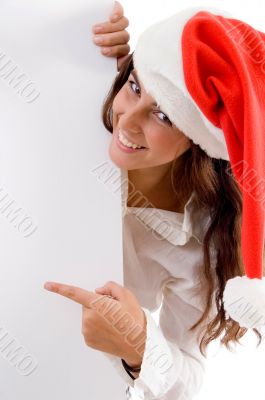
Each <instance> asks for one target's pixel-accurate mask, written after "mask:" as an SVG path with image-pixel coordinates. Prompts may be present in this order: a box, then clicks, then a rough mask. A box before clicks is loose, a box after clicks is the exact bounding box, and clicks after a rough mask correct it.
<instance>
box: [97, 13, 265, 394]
mask: <svg viewBox="0 0 265 400" xmlns="http://www.w3.org/2000/svg"><path fill="white" fill-rule="evenodd" d="M231 24H232V25H233V24H234V20H233V19H232V20H230V19H228V18H226V15H225V13H224V14H222V12H221V11H220V15H218V14H217V15H216V14H214V12H211V10H202V11H198V10H197V9H196V10H192V9H191V10H187V11H186V10H185V11H183V12H182V13H178V14H176V15H174V16H172V17H171V18H169V19H168V20H165V21H161V22H160V23H158V24H157V25H154V26H152V27H150V28H149V29H147V30H146V31H145V32H144V33H143V34H142V36H140V39H139V40H138V43H137V46H136V49H135V51H134V53H133V54H131V55H130V56H129V57H128V58H127V60H126V61H125V62H124V64H123V65H122V67H121V69H120V71H119V74H118V75H117V77H116V79H115V81H114V83H113V85H112V87H111V90H110V92H109V93H108V96H107V98H106V99H105V102H104V105H103V109H102V118H103V122H104V125H105V127H106V129H107V130H108V131H109V132H110V133H111V134H112V140H111V143H110V147H109V155H110V158H111V159H112V161H113V162H114V163H115V164H116V165H117V166H118V167H120V169H121V172H122V182H123V185H124V192H123V217H124V219H123V224H124V226H123V243H124V281H125V285H126V287H128V288H129V289H131V291H133V292H134V293H135V294H136V296H137V298H138V299H139V302H140V304H141V306H142V308H143V310H144V311H145V314H146V317H147V338H146V346H145V351H144V354H143V359H142V363H141V370H140V373H139V375H137V379H135V380H134V381H133V380H132V379H131V378H128V376H126V375H124V369H123V365H122V363H121V360H119V359H118V358H117V357H114V356H112V355H110V354H108V357H109V358H110V360H111V361H112V362H113V365H114V366H115V368H117V371H118V372H119V373H120V375H121V376H122V377H123V378H124V379H125V380H126V382H128V384H129V385H130V389H131V390H133V389H134V390H135V393H136V394H137V395H139V397H140V398H144V399H151V398H154V397H152V396H155V398H162V397H163V399H167V400H171V399H173V398H174V399H180V398H184V397H185V398H186V399H191V398H193V396H194V395H195V394H196V393H197V392H198V391H199V390H200V387H201V384H202V379H203V371H204V361H205V359H204V358H205V350H206V347H207V346H208V345H209V343H210V342H211V341H213V340H216V339H218V338H220V340H221V343H222V344H223V345H225V346H226V348H227V349H230V345H231V344H235V343H237V342H238V341H239V339H240V338H241V337H242V336H243V335H244V334H245V333H246V332H247V331H248V329H253V332H254V333H255V334H256V335H257V337H258V338H259V339H260V340H261V335H260V332H259V330H258V329H259V328H260V327H261V326H262V325H263V324H264V323H265V316H264V313H263V312H262V304H264V302H265V289H264V280H261V279H260V282H261V284H262V285H263V289H261V290H260V289H259V288H258V286H255V285H256V283H255V282H254V281H255V280H251V279H249V278H250V277H254V276H255V277H256V278H262V276H263V266H262V250H263V247H264V212H263V211H262V209H261V206H262V200H263V202H264V196H263V198H262V196H261V197H260V201H259V202H257V201H256V202H255V201H254V202H253V200H251V198H248V197H247V195H246V193H245V192H244V190H243V188H244V186H243V187H242V186H241V183H242V180H243V178H242V177H243V175H242V169H241V168H240V160H242V158H241V157H243V155H242V154H243V153H242V148H243V144H244V143H243V137H241V135H242V131H241V129H240V127H241V126H243V125H242V120H241V119H242V117H243V116H244V115H246V118H247V119H248V118H250V120H251V121H253V120H254V119H253V118H254V117H253V116H252V114H251V113H252V111H251V110H252V108H251V107H252V106H253V104H252V103H251V100H250V97H248V94H247V92H246V93H245V92H244V93H242V92H241V88H242V87H243V86H244V84H242V82H240V79H243V81H244V82H246V81H248V83H249V88H248V90H249V92H248V93H251V92H252V91H253V90H254V89H253V85H254V84H255V79H256V77H257V79H259V82H260V85H259V87H264V76H263V75H262V74H260V71H259V70H257V68H258V66H257V64H255V65H250V64H249V61H248V58H247V56H246V55H245V53H244V50H242V48H240V47H237V46H235V44H234V41H233V39H232V38H231V37H229V35H228V36H227V34H226V29H227V26H228V25H229V26H230V27H231ZM240 26H241V27H242V31H244V27H245V25H244V23H243V22H242V23H241V25H240ZM235 29H236V28H235ZM249 29H251V30H252V31H253V35H254V34H255V37H256V36H259V33H258V32H257V31H255V30H254V29H253V28H249ZM198 32H204V33H205V34H204V35H202V36H201V37H197V34H198ZM239 33H240V32H237V34H239ZM173 35H175V36H176V38H177V41H176V47H175V48H174V47H170V46H164V45H163V43H173V42H172V36H173ZM180 38H183V40H182V42H181V41H180ZM191 38H192V39H191ZM209 38H211V40H210V39H209ZM241 39H242V38H241ZM242 40H243V39H242ZM259 40H260V41H263V42H264V43H265V36H263V34H260V36H259ZM201 42H202V43H201ZM180 43H182V47H181V45H180ZM186 43H187V44H186ZM185 44H186V45H185ZM197 45H198V47H199V48H200V49H209V48H211V46H212V47H213V48H212V52H211V57H213V55H215V59H214V62H213V60H212V59H211V57H209V54H208V53H207V52H206V50H205V53H204V52H203V51H201V52H199V51H197V50H198V49H197V47H196V46H197ZM264 45H265V44H264ZM200 46H201V47H200ZM158 48H159V49H160V51H159V52H158V51H157V49H158ZM193 49H194V51H193ZM180 54H181V55H182V57H183V59H182V58H181V57H180ZM198 54H200V55H201V58H200V59H197V58H196V57H197V55H198ZM228 54H229V56H228ZM158 55H159V58H158ZM225 55H226V56H227V57H230V58H231V59H230V61H229V66H228V65H227V67H226V69H224V68H223V65H224V63H225V60H223V58H222V57H225ZM239 59H240V60H241V63H242V64H241V65H240V64H238V62H237V61H238V60H239ZM176 60H177V61H176ZM236 60H237V61H236ZM178 62H179V64H178ZM200 63H201V64H200ZM183 66H185V70H184V71H182V70H181V68H183ZM174 67H175V69H174ZM201 70H203V71H205V76H204V75H202V74H201V73H200V71H201ZM225 71H226V72H225ZM245 71H248V74H250V75H248V78H247V77H244V72H245ZM207 74H209V76H211V79H210V77H209V78H208V80H207V77H208V75H207ZM226 74H227V76H226ZM249 76H250V77H251V79H250V80H249ZM183 77H184V78H183ZM215 77H216V80H215ZM181 79H184V81H183V80H181ZM185 79H186V80H185ZM244 79H245V80H244ZM222 80H223V81H222ZM219 81H222V84H223V85H221V84H220V85H219V86H218V85H217V83H218V82H219ZM206 82H207V83H206ZM231 84H232V85H233V86H232V87H233V90H232V91H231ZM254 86H255V85H254ZM204 89H205V92H204ZM206 89H207V90H206ZM222 90H223V92H222ZM255 90H256V89H255ZM261 94H262V93H261V92H258V93H256V95H257V97H255V98H254V99H253V101H254V104H256V99H258V100H259V107H260V108H261V110H263V108H264V102H263V103H262V101H261ZM230 96H233V101H232V99H231V98H230ZM244 96H246V97H247V98H248V99H249V101H250V108H248V107H247V108H241V107H243V104H245V103H242V102H241V100H242V98H244ZM233 105H235V107H236V109H235V110H231V109H230V107H232V106H233ZM264 111H265V110H263V111H262V113H261V114H260V115H263V112H264ZM252 117H253V118H252ZM255 118H256V117H255ZM230 119H231V120H230ZM256 120H257V126H256V129H257V133H258V134H259V133H260V132H262V129H263V125H262V124H263V119H262V118H259V117H258V118H257V119H256ZM248 132H251V129H250V130H249V131H248ZM234 136H236V137H237V138H238V139H231V138H233V137H234ZM245 137H246V136H245ZM239 138H240V139H239ZM260 140H261V143H262V148H263V150H264V151H263V153H262V154H265V143H264V140H263V139H262V138H261V139H260ZM246 141H247V143H245V146H248V145H249V149H251V150H250V151H253V155H254V154H255V156H254V158H252V157H250V158H249V159H248V160H245V162H246V163H248V164H250V165H252V164H251V163H252V162H253V160H254V159H259V157H260V151H259V152H257V151H258V149H257V147H255V145H254V142H253V138H252V137H251V135H250V133H249V136H248V137H247V139H246ZM235 143H236V146H235V147H234V144H235ZM139 146H141V147H144V148H143V149H141V148H137V147H139ZM231 161H233V164H235V163H236V162H239V169H238V170H237V169H236V168H234V166H233V165H232V162H231ZM262 163H263V161H262V160H261V163H260V164H257V165H256V166H255V167H256V172H257V177H258V178H259V179H262V178H263V179H264V178H265V177H264V176H263V175H264V171H265V168H263V169H262V168H260V166H261V165H263V164H262ZM243 183H244V185H245V184H246V183H247V182H246V181H245V182H244V180H243ZM139 194H140V199H141V200H140V204H139ZM252 198H253V197H252ZM243 206H244V207H245V212H246V213H247V214H245V218H243V212H242V211H243ZM246 210H247V211H246ZM252 213H253V214H254V215H255V216H256V217H257V221H258V228H257V230H255V229H253V224H252V223H251V221H248V222H247V219H246V218H247V216H248V217H249V218H250V219H251V217H252ZM169 226H170V228H171V229H169V230H167V229H165V227H169ZM254 238H256V239H257V240H256V239H254ZM241 239H242V240H241ZM250 240H251V246H250V245H249V243H250V242H249V241H250ZM180 246H181V247H180ZM254 247H255V248H256V250H257V253H256V255H257V257H256V258H255V259H254V256H253V254H254V253H253V251H252V248H254ZM180 254H182V256H181V257H180ZM243 261H244V262H243ZM244 267H245V268H246V269H244ZM243 275H245V276H243ZM257 285H258V284H257ZM259 290H260V291H259ZM255 293H256V294H257V293H260V296H259V300H258V301H257V302H256V303H255V304H252V303H251V299H253V298H255ZM262 293H264V298H263V295H262ZM248 296H249V297H248ZM247 302H249V304H250V305H251V307H248V308H247ZM161 305H162V308H161V311H160V316H159V326H158V327H157V326H156V325H155V323H154V320H153V318H152V316H151V313H150V311H154V310H156V309H157V308H158V307H159V306H161ZM242 311H244V312H242ZM253 311H254V312H253ZM200 335H202V336H200ZM154 347H158V348H161V349H162V350H163V354H164V355H165V358H166V360H167V362H168V363H169V364H170V362H171V365H172V368H171V369H169V371H168V372H167V373H166V374H163V375H161V374H160V373H159V368H158V365H157V364H156V362H155V361H154V358H152V348H154ZM150 359H151V362H150ZM148 360H149V361H148Z"/></svg>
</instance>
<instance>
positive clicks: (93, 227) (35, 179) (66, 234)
mask: <svg viewBox="0 0 265 400" xmlns="http://www.w3.org/2000/svg"><path fill="white" fill-rule="evenodd" d="M113 5H114V2H112V1H110V0H100V1H99V0H97V1H91V0H69V1H67V0H45V1H44V0H34V1H33V0H32V1H30V0H12V1H11V0H2V1H1V5H0V38H1V40H0V124H1V129H0V221H1V223H0V241H1V267H0V273H1V279H0V398H1V399H2V400H14V399H21V400H26V399H27V400H31V399H32V400H33V399H38V400H47V399H52V400H53V399H64V400H73V399H75V400H85V399H86V400H87V399H93V400H96V399H100V400H101V399H102V400H103V399H106V398H109V397H111V398H115V399H116V400H118V399H124V398H125V384H122V382H121V379H120V378H119V377H118V375H117V373H116V371H115V370H114V369H113V368H112V366H111V365H110V363H109V361H108V360H107V359H106V358H105V356H104V355H103V354H102V353H101V352H99V351H96V350H94V349H91V348H89V347H88V346H87V345H86V344H85V342H84V339H83V336H82V333H81V322H82V319H81V317H82V308H81V305H79V304H77V303H74V302H72V301H70V300H69V299H67V298H64V297H61V296H59V295H56V294H54V293H50V292H48V291H46V290H45V289H44V288H43V284H44V282H45V281H49V280H50V281H59V282H63V283H68V284H72V285H76V286H80V287H83V288H85V289H87V290H91V291H94V289H95V288H96V287H98V286H102V285H104V284H105V283H106V282H107V281H108V280H114V281H116V282H118V283H121V284H122V235H121V230H122V229H121V226H122V220H121V207H120V206H121V202H120V192H119V190H116V191H115V194H114V193H112V192H111V191H110V190H109V188H107V187H106V185H105V184H104V183H103V182H102V181H100V179H99V175H100V171H101V169H100V166H104V165H105V164H106V165H107V166H108V168H111V167H112V166H113V168H114V169H115V166H114V165H112V164H111V162H110V160H109V158H108V147H109V143H110V140H111V134H110V133H109V132H107V131H106V130H105V128H104V126H103V124H102V122H101V117H100V116H101V106H102V102H103V100H104V97H105V95H106V94H107V92H108V90H109V88H110V85H111V83H112V81H113V79H114V78H115V74H116V60H114V59H108V58H106V57H103V56H102V55H101V54H100V51H99V48H98V47H97V46H95V45H94V44H93V42H92V33H91V27H92V25H93V24H95V23H96V22H101V21H104V20H107V19H108V16H109V15H110V13H111V11H112V8H113ZM97 167H98V168H97ZM92 171H93V172H92ZM8 344H9V346H8ZM16 349H17V353H16ZM23 357H24V358H23ZM22 359H23V361H22ZM19 360H20V361H21V362H20V363H19V362H18V361H19Z"/></svg>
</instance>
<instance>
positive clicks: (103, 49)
mask: <svg viewBox="0 0 265 400" xmlns="http://www.w3.org/2000/svg"><path fill="white" fill-rule="evenodd" d="M110 52H111V50H110V49H108V48H107V47H103V48H102V53H103V54H109V53H110Z"/></svg>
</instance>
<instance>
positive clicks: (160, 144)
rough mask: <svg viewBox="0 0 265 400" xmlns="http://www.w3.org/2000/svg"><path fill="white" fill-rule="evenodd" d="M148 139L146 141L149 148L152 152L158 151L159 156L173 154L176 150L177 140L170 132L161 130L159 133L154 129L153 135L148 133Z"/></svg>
mask: <svg viewBox="0 0 265 400" xmlns="http://www.w3.org/2000/svg"><path fill="white" fill-rule="evenodd" d="M154 129H155V128H154ZM148 137H149V138H148V139H147V140H148V142H149V143H150V147H151V148H152V149H153V150H154V151H158V152H159V153H160V154H161V153H165V154H174V153H175V152H176V150H177V147H178V138H177V136H176V134H173V133H172V132H167V131H166V130H163V129H161V131H159V130H157V128H156V131H155V130H153V133H151V132H150V134H149V135H148Z"/></svg>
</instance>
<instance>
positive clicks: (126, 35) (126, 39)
mask: <svg viewBox="0 0 265 400" xmlns="http://www.w3.org/2000/svg"><path fill="white" fill-rule="evenodd" d="M124 38H125V41H126V42H129V40H130V34H129V32H128V31H124Z"/></svg>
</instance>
